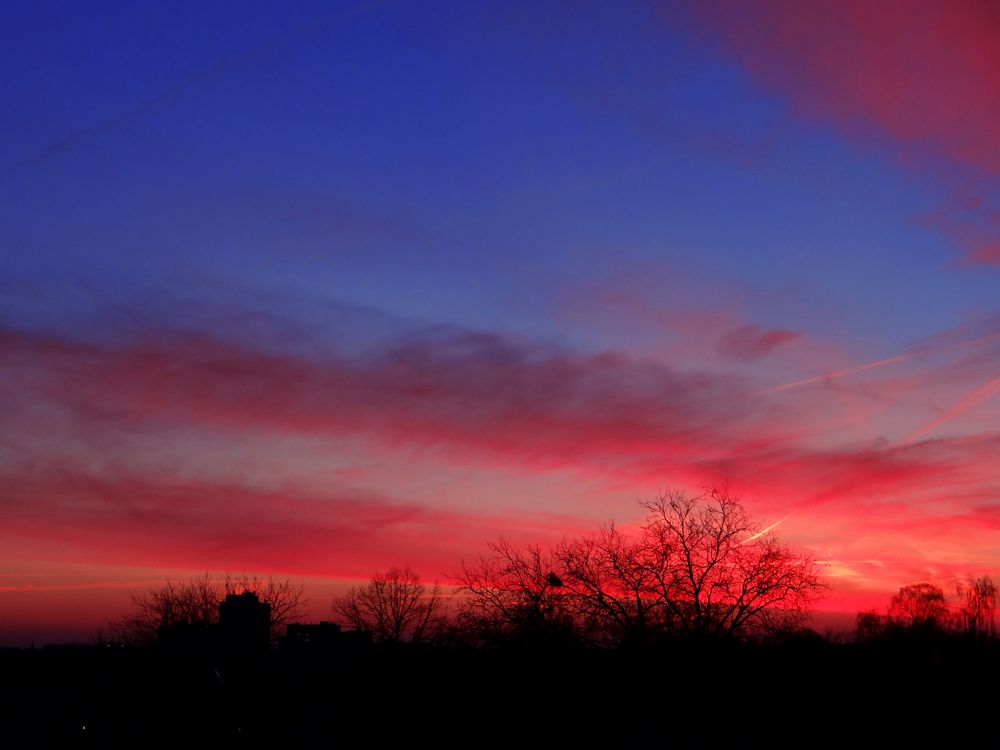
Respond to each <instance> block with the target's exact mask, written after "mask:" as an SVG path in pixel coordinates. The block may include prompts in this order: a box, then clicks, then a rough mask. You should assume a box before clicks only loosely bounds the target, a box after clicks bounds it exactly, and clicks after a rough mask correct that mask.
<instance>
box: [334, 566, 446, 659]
mask: <svg viewBox="0 0 1000 750" xmlns="http://www.w3.org/2000/svg"><path fill="white" fill-rule="evenodd" d="M442 603H443V602H442V596H441V588H440V587H439V586H437V585H436V584H435V585H434V586H433V587H431V588H430V589H428V588H427V586H425V585H424V584H423V583H422V582H421V580H420V576H419V575H418V574H417V573H415V572H414V571H413V570H412V569H411V568H410V566H409V565H407V566H406V567H404V568H391V569H390V570H389V571H388V572H386V573H379V572H376V573H375V574H374V575H373V576H372V577H371V580H369V582H368V583H367V584H366V585H364V586H354V587H353V588H351V589H350V590H349V591H348V592H347V593H345V594H344V595H343V596H339V597H335V598H334V600H333V611H334V613H336V614H337V615H339V617H340V619H341V620H342V621H343V622H345V623H346V624H348V625H351V626H352V627H354V628H356V629H357V630H363V631H366V632H369V633H371V634H372V637H373V638H374V640H376V641H383V642H386V641H390V642H399V641H411V642H414V643H416V642H419V641H422V640H424V639H426V638H427V637H428V636H429V634H430V630H431V628H432V627H434V626H435V625H437V624H438V623H437V621H438V618H439V617H440V615H441V609H442Z"/></svg>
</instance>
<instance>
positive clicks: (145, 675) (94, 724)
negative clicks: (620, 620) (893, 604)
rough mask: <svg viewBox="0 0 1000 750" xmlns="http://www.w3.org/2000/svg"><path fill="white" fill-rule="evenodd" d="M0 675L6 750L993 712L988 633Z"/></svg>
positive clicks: (581, 734)
mask: <svg viewBox="0 0 1000 750" xmlns="http://www.w3.org/2000/svg"><path fill="white" fill-rule="evenodd" d="M0 676H2V681H3V687H2V693H0V699H2V704H0V705H2V726H3V731H2V735H0V746H3V747H11V748H16V747H40V746H68V747H75V746H84V747H86V746H94V747H101V746H109V745H115V746H122V745H127V746H134V747H147V746H152V745H157V746H162V745H164V744H172V743H181V742H183V743H184V744H185V745H188V744H190V743H191V742H193V741H197V742H198V744H199V746H200V745H201V744H202V743H206V742H207V743H211V744H215V745H216V746H234V745H235V746H239V745H249V746H257V745H259V744H265V743H266V744H268V745H271V746H273V747H284V746H287V747H298V746H310V745H312V746H320V747H331V746H343V747H358V746H368V745H377V746H383V745H386V744H399V743H405V744H406V745H412V744H414V743H416V742H417V741H418V740H420V741H421V744H424V742H429V743H430V744H431V745H432V746H438V745H456V746H472V747H475V746H479V745H494V744H499V743H516V744H518V745H520V744H526V745H530V746H536V745H537V744H539V743H544V744H550V745H553V746H559V747H562V746H564V745H566V744H569V743H578V742H586V743H587V744H588V745H589V744H591V743H592V742H601V743H602V744H607V745H609V746H612V747H619V746H628V745H632V744H638V743H641V744H643V745H650V744H655V745H656V746H657V747H675V746H676V747H700V746H704V745H712V746H714V745H715V744H717V743H718V742H720V741H740V742H741V743H749V744H752V745H754V746H756V745H757V744H761V743H763V744H768V745H779V746H814V745H826V744H843V743H844V742H851V743H852V744H853V743H854V742H857V741H862V740H863V741H864V744H866V745H867V744H869V743H870V742H872V741H880V742H888V743H889V745H890V746H897V745H898V744H899V743H901V742H902V741H903V739H904V738H913V739H918V740H925V741H929V740H930V739H931V738H947V739H948V745H949V746H951V745H953V744H957V742H958V738H959V737H960V736H962V735H965V734H967V733H968V734H969V735H972V734H975V732H976V731H977V730H976V727H980V726H982V727H989V728H988V729H987V730H986V731H987V732H988V736H989V737H992V738H994V740H995V738H996V737H997V718H998V716H1000V648H998V643H997V642H996V641H971V640H963V639H959V638H951V639H941V640H929V641H919V640H918V641H903V642H896V643H876V644H848V645H834V644H829V643H826V642H823V641H821V640H819V639H800V640H796V641H793V642H787V643H783V644H780V645H772V646H766V647H763V646H749V645H745V644H735V643H703V644H692V643H672V644H668V645H666V646H661V647H656V648H646V649H642V650H635V651H601V650H588V649H575V648H561V649H523V648H520V649H507V650H473V649H458V648H447V649H445V648H430V647H428V648H417V647H406V646H397V647H395V648H392V647H387V646H382V647H380V646H369V647H367V648H365V647H360V648H354V649H345V650H341V651H339V652H329V653H325V654H323V653H318V654H316V653H314V654H310V653H300V654H282V653H279V652H271V653H268V654H262V655H259V656H257V657H254V658H250V657H243V658H239V659H234V658H231V657H230V658H228V659H227V658H222V657H212V656H209V655H205V654H202V655H200V656H193V655H190V654H187V655H184V654H180V653H177V652H168V651H164V650H162V649H124V648H121V647H114V646H86V647H46V648H42V649H23V650H16V649H10V650H3V651H0ZM992 742H993V741H992V740H988V741H987V742H986V745H987V746H989V745H991V744H992ZM277 743H280V744H277ZM920 744H921V745H923V744H925V743H924V742H921V743H920Z"/></svg>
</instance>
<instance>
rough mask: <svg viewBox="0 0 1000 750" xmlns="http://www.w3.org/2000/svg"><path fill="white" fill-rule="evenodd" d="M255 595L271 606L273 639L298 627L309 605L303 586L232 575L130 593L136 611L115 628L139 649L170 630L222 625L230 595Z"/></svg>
mask: <svg viewBox="0 0 1000 750" xmlns="http://www.w3.org/2000/svg"><path fill="white" fill-rule="evenodd" d="M243 592H251V593H254V594H256V595H257V596H258V597H259V598H260V599H261V600H262V601H266V602H268V603H269V604H270V605H271V623H270V625H271V636H272V638H274V637H276V636H277V635H279V634H280V631H281V630H282V629H283V628H284V626H285V625H287V624H288V623H290V622H294V621H295V619H297V618H298V617H299V616H300V615H301V613H302V610H303V608H304V607H305V605H306V601H307V600H306V598H305V594H304V590H303V587H302V586H301V585H297V584H293V583H292V582H291V581H289V580H284V581H279V580H275V579H274V578H272V577H270V576H269V577H267V578H262V577H260V576H250V575H247V574H246V573H243V574H240V575H232V574H227V575H226V578H225V580H224V582H222V583H221V584H220V583H219V582H217V581H215V580H213V579H212V577H211V576H210V575H209V574H208V573H205V574H204V575H201V576H198V577H196V578H192V579H190V580H189V581H167V582H165V583H164V585H163V586H161V587H159V588H155V589H150V590H148V591H142V592H137V593H136V592H134V593H132V594H131V611H130V612H129V613H128V614H126V615H125V616H124V617H122V618H121V619H120V620H119V621H118V622H117V623H114V624H113V630H114V631H115V633H116V634H117V636H118V637H119V638H121V639H122V640H124V641H126V642H128V643H133V644H136V645H148V644H150V643H153V642H155V641H156V640H157V638H159V636H160V635H161V634H162V633H164V632H165V631H167V630H170V629H176V628H178V627H183V626H194V625H210V624H214V623H216V622H218V620H219V602H221V601H222V600H223V599H224V598H225V597H226V595H227V594H240V593H243Z"/></svg>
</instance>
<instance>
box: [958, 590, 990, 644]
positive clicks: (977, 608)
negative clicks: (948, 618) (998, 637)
mask: <svg viewBox="0 0 1000 750" xmlns="http://www.w3.org/2000/svg"><path fill="white" fill-rule="evenodd" d="M958 595H959V596H960V597H962V598H963V600H964V601H963V604H962V608H961V614H962V622H963V624H964V626H965V629H966V631H968V632H969V633H978V634H990V635H992V634H994V633H995V632H996V621H995V619H994V613H995V611H996V606H997V587H996V584H995V583H993V579H991V578H990V577H989V576H981V577H980V578H977V579H975V580H974V581H972V580H970V581H969V582H968V583H965V584H962V583H960V584H959V585H958Z"/></svg>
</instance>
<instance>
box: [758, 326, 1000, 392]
mask: <svg viewBox="0 0 1000 750" xmlns="http://www.w3.org/2000/svg"><path fill="white" fill-rule="evenodd" d="M996 338H1000V332H997V333H990V334H987V335H985V336H979V337H977V338H974V339H969V340H968V341H959V342H957V343H955V344H948V345H947V346H938V347H933V348H929V349H919V350H917V351H915V352H907V353H906V354H897V355H896V356H894V357H886V358H885V359H879V360H876V361H875V362H868V363H866V364H863V365H857V366H855V367H848V368H846V369H844V370H835V371H834V372H828V373H825V374H823V375H817V376H815V377H812V378H805V379H804V380H796V381H795V382H793V383H785V384H784V385H778V386H775V387H774V388H768V389H766V390H763V391H759V392H758V395H764V394H766V393H780V392H781V391H788V390H791V389H793V388H801V387H802V386H804V385H812V384H813V383H823V382H826V381H827V380H832V379H833V378H839V377H843V376H844V375H852V374H854V373H856V372H864V371H865V370H872V369H874V368H876V367H886V366H888V365H894V364H896V363H898V362H905V361H906V360H908V359H913V358H914V357H917V356H922V355H927V354H940V353H942V352H949V351H952V350H954V349H963V348H965V347H967V346H976V345H978V344H982V343H985V342H987V341H991V340H993V339H996Z"/></svg>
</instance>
